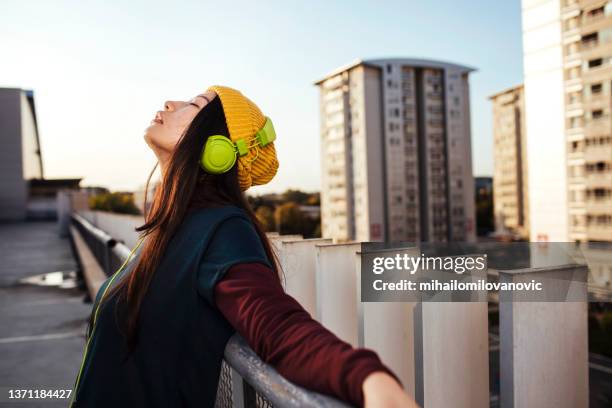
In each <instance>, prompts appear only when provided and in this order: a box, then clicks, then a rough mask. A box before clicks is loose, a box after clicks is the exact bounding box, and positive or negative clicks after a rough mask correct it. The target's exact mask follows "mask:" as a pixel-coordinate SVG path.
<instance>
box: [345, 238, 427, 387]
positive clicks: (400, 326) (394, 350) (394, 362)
mask: <svg viewBox="0 0 612 408" xmlns="http://www.w3.org/2000/svg"><path fill="white" fill-rule="evenodd" d="M398 253H399V254H404V253H406V254H408V256H418V250H417V249H416V248H408V249H400V250H397V249H396V250H389V251H388V254H389V255H391V254H398ZM380 256H384V252H383V251H381V254H380ZM361 261H362V256H361V253H360V254H357V255H356V262H355V271H354V274H355V280H356V289H357V296H356V299H355V300H356V303H357V305H356V307H357V311H358V312H357V313H358V323H359V324H358V331H357V333H358V345H359V347H367V348H370V349H372V350H374V351H376V353H378V355H379V356H380V358H381V360H382V361H383V363H385V364H386V365H387V366H388V367H389V368H391V369H392V370H393V372H394V373H395V374H396V375H397V376H398V377H399V379H400V381H401V382H402V384H403V386H404V389H405V390H406V392H408V394H410V395H412V396H413V397H414V396H415V349H414V326H415V321H414V313H415V310H414V309H415V306H416V305H417V303H416V302H362V301H361Z"/></svg>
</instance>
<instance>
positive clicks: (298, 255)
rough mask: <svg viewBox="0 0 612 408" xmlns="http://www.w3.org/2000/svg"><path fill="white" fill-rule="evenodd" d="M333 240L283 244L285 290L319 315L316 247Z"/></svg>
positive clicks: (311, 312) (321, 239)
mask: <svg viewBox="0 0 612 408" xmlns="http://www.w3.org/2000/svg"><path fill="white" fill-rule="evenodd" d="M331 242H332V240H331V239H323V238H314V239H303V240H297V241H284V242H282V243H281V251H280V256H279V258H280V261H281V265H282V267H283V272H284V274H285V290H286V291H287V293H288V294H290V295H291V296H293V297H294V298H295V299H296V300H297V301H298V302H299V303H300V304H301V305H302V307H304V309H306V311H307V312H308V313H310V315H311V316H316V315H317V290H316V289H317V285H316V245H317V244H329V243H331Z"/></svg>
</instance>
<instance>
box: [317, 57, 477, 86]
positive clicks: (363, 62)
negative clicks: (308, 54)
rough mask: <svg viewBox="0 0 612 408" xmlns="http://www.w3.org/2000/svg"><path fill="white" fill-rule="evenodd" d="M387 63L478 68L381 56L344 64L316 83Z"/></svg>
mask: <svg viewBox="0 0 612 408" xmlns="http://www.w3.org/2000/svg"><path fill="white" fill-rule="evenodd" d="M387 64H401V65H410V66H413V67H421V68H438V69H453V70H457V71H460V72H462V73H467V72H473V71H476V68H472V67H468V66H466V65H459V64H454V63H451V62H445V61H439V60H430V59H423V58H380V59H358V60H356V61H353V62H352V63H350V64H348V65H344V66H342V67H340V68H337V69H335V70H333V71H332V72H330V73H328V74H327V75H325V76H324V77H323V78H321V79H319V80H317V81H315V83H314V84H315V85H319V84H320V83H321V82H323V81H325V80H326V79H329V78H331V77H334V76H336V75H338V74H340V73H342V72H344V71H348V70H350V69H352V68H355V67H358V66H360V65H365V66H370V67H376V68H384V67H385V65H387Z"/></svg>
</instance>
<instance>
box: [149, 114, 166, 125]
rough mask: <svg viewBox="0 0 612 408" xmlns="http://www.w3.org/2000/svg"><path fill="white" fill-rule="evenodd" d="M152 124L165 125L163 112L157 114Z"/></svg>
mask: <svg viewBox="0 0 612 408" xmlns="http://www.w3.org/2000/svg"><path fill="white" fill-rule="evenodd" d="M151 122H153V123H158V124H160V125H163V123H164V120H163V119H162V116H161V112H159V111H157V112H156V113H155V117H154V118H153V120H152V121H151Z"/></svg>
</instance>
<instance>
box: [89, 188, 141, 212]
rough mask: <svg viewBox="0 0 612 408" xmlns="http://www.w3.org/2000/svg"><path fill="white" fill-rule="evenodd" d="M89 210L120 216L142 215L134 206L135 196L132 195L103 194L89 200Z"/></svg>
mask: <svg viewBox="0 0 612 408" xmlns="http://www.w3.org/2000/svg"><path fill="white" fill-rule="evenodd" d="M89 208H91V209H92V210H101V211H109V212H114V213H120V214H135V215H137V214H140V210H139V209H138V207H136V204H134V195H133V194H132V193H102V194H98V195H95V196H93V197H91V198H90V199H89Z"/></svg>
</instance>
